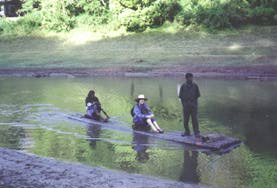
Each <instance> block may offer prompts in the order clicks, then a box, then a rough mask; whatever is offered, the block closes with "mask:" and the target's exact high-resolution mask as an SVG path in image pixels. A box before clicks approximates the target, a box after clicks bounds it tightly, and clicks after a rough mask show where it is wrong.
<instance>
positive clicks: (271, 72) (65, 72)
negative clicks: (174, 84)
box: [0, 65, 277, 79]
mask: <svg viewBox="0 0 277 188" xmlns="http://www.w3.org/2000/svg"><path fill="white" fill-rule="evenodd" d="M186 72H192V73H193V74H194V75H195V77H200V78H213V79H277V65H267V66H265V65H256V66H254V65H253V66H237V67H234V66H222V67H221V66H217V67H205V66H198V67H196V66H195V67H194V66H181V65H177V66H176V65H175V66H170V67H169V66H167V67H166V66H165V67H157V68H156V67H149V68H146V67H144V68H136V67H114V68H113V67H112V68H13V69H12V68H7V69H3V68H0V77H34V78H43V77H69V78H74V77H96V76H97V77H98V76H99V77H101V76H109V77H146V78H148V77H150V78H151V77H184V75H185V73H186Z"/></svg>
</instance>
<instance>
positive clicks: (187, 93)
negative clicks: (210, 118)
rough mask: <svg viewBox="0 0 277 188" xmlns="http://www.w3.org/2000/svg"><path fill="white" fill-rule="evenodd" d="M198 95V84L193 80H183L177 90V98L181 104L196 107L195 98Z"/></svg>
mask: <svg viewBox="0 0 277 188" xmlns="http://www.w3.org/2000/svg"><path fill="white" fill-rule="evenodd" d="M199 97H200V91H199V88H198V85H197V84H196V83H194V82H192V83H188V82H185V83H184V84H183V85H182V86H181V88H180V91H179V98H180V99H181V101H182V104H183V106H192V107H197V99H198V98H199Z"/></svg>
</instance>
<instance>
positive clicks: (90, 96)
mask: <svg viewBox="0 0 277 188" xmlns="http://www.w3.org/2000/svg"><path fill="white" fill-rule="evenodd" d="M89 102H90V103H94V102H98V103H99V104H100V106H101V103H100V101H99V99H98V98H97V97H96V96H95V91H93V90H90V91H89V92H88V96H87V97H86V106H87V105H88V103H89Z"/></svg>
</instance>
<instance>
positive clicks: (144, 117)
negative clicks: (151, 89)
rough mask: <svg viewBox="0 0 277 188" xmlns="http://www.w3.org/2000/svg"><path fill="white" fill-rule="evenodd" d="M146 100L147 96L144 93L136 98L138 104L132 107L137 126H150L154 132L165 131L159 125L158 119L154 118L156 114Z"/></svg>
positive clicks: (134, 121)
mask: <svg viewBox="0 0 277 188" xmlns="http://www.w3.org/2000/svg"><path fill="white" fill-rule="evenodd" d="M146 100H147V98H145V97H144V95H139V96H138V97H137V98H136V100H135V101H136V102H137V104H136V105H135V106H134V107H133V109H132V116H133V123H134V125H135V127H147V126H150V127H151V129H152V131H153V132H156V133H163V132H164V131H163V130H162V129H161V128H160V127H159V125H158V123H157V121H156V120H155V119H154V114H153V113H152V112H151V110H150V108H149V107H148V105H147V104H146V102H145V101H146Z"/></svg>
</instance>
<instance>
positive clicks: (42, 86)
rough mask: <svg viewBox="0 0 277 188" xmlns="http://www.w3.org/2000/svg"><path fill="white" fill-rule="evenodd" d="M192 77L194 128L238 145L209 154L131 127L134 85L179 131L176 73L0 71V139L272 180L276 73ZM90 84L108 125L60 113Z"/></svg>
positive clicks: (79, 107) (31, 148) (186, 173)
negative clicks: (18, 74)
mask: <svg viewBox="0 0 277 188" xmlns="http://www.w3.org/2000/svg"><path fill="white" fill-rule="evenodd" d="M196 81H197V83H198V85H199V87H200V91H201V98H200V100H199V123H200V130H201V132H202V133H224V134H225V135H228V136H232V137H237V138H240V139H241V140H242V141H243V144H242V145H241V146H240V147H238V148H235V149H234V150H232V151H231V152H229V153H227V154H222V155H218V154H209V155H208V154H205V153H203V152H197V151H194V150H192V149H191V148H189V147H187V146H183V145H179V144H176V143H172V142H168V141H161V140H157V139H154V138H149V137H147V136H141V135H135V134H133V133H132V131H131V130H130V129H129V128H130V126H131V122H132V121H131V116H130V108H131V107H132V105H133V104H134V100H133V99H134V98H135V97H136V95H138V94H140V93H143V94H145V95H146V96H147V97H148V98H149V101H148V104H149V105H150V107H151V108H152V110H153V111H154V113H155V115H156V119H157V120H158V123H159V124H160V126H161V127H162V128H163V129H164V130H165V131H176V130H179V131H183V127H182V109H181V105H180V102H179V101H178V98H177V85H178V84H181V83H182V82H183V80H181V79H172V78H171V79H170V78H165V79H160V78H159V79H158V78H157V79H156V78H154V79H152V78H151V79H146V78H103V77H101V78H40V79H34V78H9V77H2V78H0V147H6V148H12V149H17V150H22V151H24V152H28V153H34V154H37V155H40V156H46V157H53V158H56V159H61V160H65V161H73V162H80V163H83V164H86V165H91V166H98V167H105V168H109V169H116V170H121V171H125V172H129V173H139V174H145V175H151V176H156V177H161V178H164V179H170V180H175V181H182V182H186V183H193V184H201V185H209V186H212V187H228V188H229V187H230V188H233V187H276V185H277V139H276V136H277V116H276V112H277V103H276V96H277V89H276V88H277V81H258V80H252V81H245V80H213V79H198V80H196ZM90 89H94V90H95V91H96V95H97V96H98V97H99V99H100V100H101V102H102V106H103V107H104V109H105V110H106V111H107V113H108V114H109V115H110V116H111V117H112V123H111V125H110V127H109V126H108V127H105V126H103V127H102V126H101V125H96V124H95V125H94V124H85V123H82V122H78V121H74V120H71V119H69V118H67V115H68V114H75V113H84V111H85V103H84V99H85V97H86V95H87V92H88V91H89V90H90ZM122 130H124V131H122Z"/></svg>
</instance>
